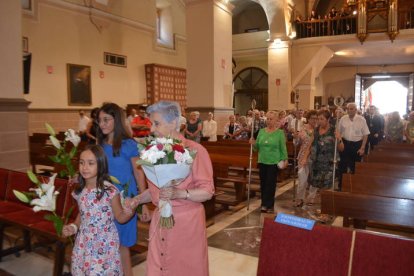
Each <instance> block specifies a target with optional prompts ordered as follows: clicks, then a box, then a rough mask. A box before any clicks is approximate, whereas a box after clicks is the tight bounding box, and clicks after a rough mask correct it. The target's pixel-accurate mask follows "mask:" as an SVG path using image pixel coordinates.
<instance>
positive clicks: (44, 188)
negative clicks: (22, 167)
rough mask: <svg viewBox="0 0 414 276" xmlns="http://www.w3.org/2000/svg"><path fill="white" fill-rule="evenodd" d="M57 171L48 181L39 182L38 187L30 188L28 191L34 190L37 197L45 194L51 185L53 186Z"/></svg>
mask: <svg viewBox="0 0 414 276" xmlns="http://www.w3.org/2000/svg"><path fill="white" fill-rule="evenodd" d="M56 176H57V173H54V174H53V175H52V176H51V177H50V178H49V182H48V183H41V184H40V185H39V187H38V188H31V189H30V191H34V192H35V193H36V194H37V196H38V197H42V196H43V195H45V194H47V192H48V191H49V190H50V189H51V188H52V187H53V189H54V188H55V179H56Z"/></svg>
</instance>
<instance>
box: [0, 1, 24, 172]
mask: <svg viewBox="0 0 414 276" xmlns="http://www.w3.org/2000/svg"><path fill="white" fill-rule="evenodd" d="M21 14H22V9H21V3H20V1H15V0H2V1H0V37H1V38H2V43H0V53H2V54H1V55H2V61H1V63H0V122H1V124H0V167H1V168H6V169H12V170H19V171H25V170H27V169H28V168H29V146H28V112H27V106H28V104H29V103H28V102H27V101H26V100H25V99H24V98H23V73H22V32H21V28H22V24H21Z"/></svg>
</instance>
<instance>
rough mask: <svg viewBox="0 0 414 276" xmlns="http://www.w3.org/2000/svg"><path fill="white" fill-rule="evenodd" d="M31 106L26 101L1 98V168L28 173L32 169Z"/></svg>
mask: <svg viewBox="0 0 414 276" xmlns="http://www.w3.org/2000/svg"><path fill="white" fill-rule="evenodd" d="M29 104H30V102H28V101H26V100H25V99H8V98H0V121H1V122H2V123H1V124H0V168H5V169H10V170H16V171H26V170H27V169H28V168H29V167H30V160H29V135H28V105H29Z"/></svg>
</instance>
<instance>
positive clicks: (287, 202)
mask: <svg viewBox="0 0 414 276" xmlns="http://www.w3.org/2000/svg"><path fill="white" fill-rule="evenodd" d="M292 187H293V185H292V183H288V184H286V185H283V186H282V187H279V188H278V189H277V192H276V195H277V198H276V206H275V214H276V213H279V212H284V213H289V214H297V215H300V216H304V217H308V211H306V210H303V209H300V208H294V207H293V202H292V199H293V188H292ZM259 207H260V199H259V198H252V200H251V201H250V205H249V210H247V208H241V209H239V210H238V211H231V210H230V211H225V212H222V213H221V214H219V215H217V216H216V217H215V224H213V225H212V226H210V227H208V228H207V235H208V243H209V249H208V252H209V265H210V275H212V276H221V275H226V276H232V275H246V276H248V275H256V271H257V262H258V258H257V257H258V254H259V247H260V237H261V225H262V224H263V220H264V218H265V217H272V218H273V217H274V216H275V214H263V213H260V211H259ZM314 208H315V207H314ZM334 223H335V224H337V223H338V224H340V223H341V222H340V220H336V221H335V222H334ZM145 265H146V263H145V262H142V263H140V264H139V265H136V266H134V268H133V271H134V274H135V275H145ZM52 268H53V262H52V260H51V259H50V258H46V257H43V256H41V255H39V254H36V253H22V254H21V256H20V257H19V258H17V257H15V256H14V255H12V256H7V257H5V258H3V261H2V262H1V263H0V269H3V270H5V271H7V272H9V273H11V274H13V275H30V276H37V275H39V276H40V275H41V276H44V275H51V271H52ZM0 276H1V272H0Z"/></svg>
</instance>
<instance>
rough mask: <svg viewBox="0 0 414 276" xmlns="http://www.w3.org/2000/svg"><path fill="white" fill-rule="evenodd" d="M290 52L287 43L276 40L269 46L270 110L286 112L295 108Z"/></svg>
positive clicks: (289, 46)
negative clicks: (292, 98)
mask: <svg viewBox="0 0 414 276" xmlns="http://www.w3.org/2000/svg"><path fill="white" fill-rule="evenodd" d="M290 51H291V45H290V43H289V42H287V41H281V40H280V39H276V40H275V41H274V42H273V43H271V44H270V45H269V48H268V63H269V64H268V66H269V67H268V68H269V81H268V82H269V85H268V90H269V110H286V109H291V108H293V107H294V104H292V103H291V101H290V92H291V69H290V68H291V65H290V58H289V56H290Z"/></svg>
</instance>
